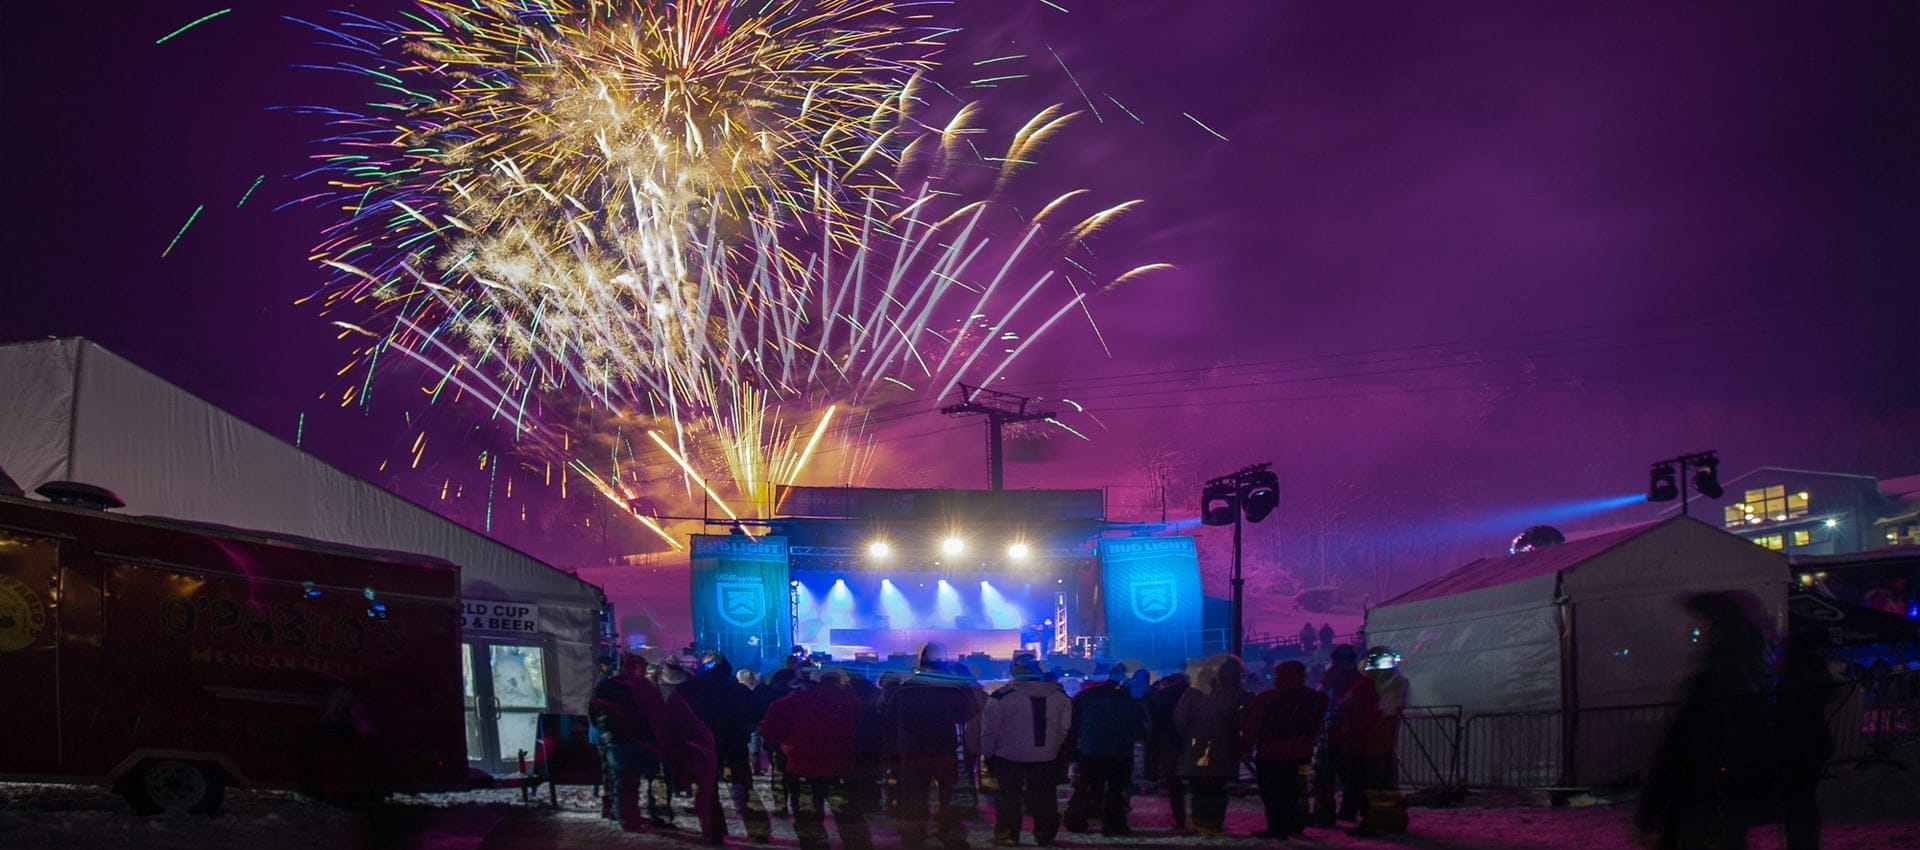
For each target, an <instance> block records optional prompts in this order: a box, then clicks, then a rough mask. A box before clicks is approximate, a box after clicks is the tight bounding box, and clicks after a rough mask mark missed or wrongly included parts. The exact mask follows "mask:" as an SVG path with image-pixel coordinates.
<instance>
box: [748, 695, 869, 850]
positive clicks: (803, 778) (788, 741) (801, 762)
mask: <svg viewBox="0 0 1920 850" xmlns="http://www.w3.org/2000/svg"><path fill="white" fill-rule="evenodd" d="M815 679H816V681H815V682H813V683H808V682H807V681H806V680H804V679H803V680H802V681H801V687H800V688H799V689H798V690H795V691H794V692H793V693H791V694H789V695H788V696H785V697H781V698H780V699H777V700H774V702H773V704H772V705H769V706H767V716H766V718H765V719H763V720H761V721H760V737H761V738H762V739H763V740H765V741H766V742H767V744H768V745H769V746H773V747H778V748H779V749H780V751H781V752H782V753H783V754H784V755H785V756H786V764H787V773H786V780H787V788H788V790H787V796H789V797H791V798H792V799H793V800H794V811H793V832H794V835H795V836H797V837H798V838H799V839H800V847H801V848H802V850H827V847H828V846H829V845H828V842H827V820H826V812H827V808H828V804H829V802H831V804H832V808H833V821H834V824H835V825H836V826H838V827H839V829H840V843H841V845H842V846H844V847H846V848H847V850H869V848H871V847H872V846H873V839H872V837H871V835H870V834H869V833H868V831H867V822H866V812H864V811H862V810H861V807H860V806H859V804H858V795H855V794H851V793H849V791H850V790H851V789H850V787H849V781H850V780H852V779H853V778H854V776H855V775H856V771H855V767H856V765H855V763H854V754H853V746H854V729H855V726H856V724H857V723H858V722H859V719H860V711H861V708H862V706H861V703H860V697H859V696H858V695H857V694H855V693H854V692H853V690H852V689H851V688H849V687H847V677H846V674H845V673H842V672H840V671H838V670H826V671H821V672H819V673H818V674H817V675H816V676H815Z"/></svg>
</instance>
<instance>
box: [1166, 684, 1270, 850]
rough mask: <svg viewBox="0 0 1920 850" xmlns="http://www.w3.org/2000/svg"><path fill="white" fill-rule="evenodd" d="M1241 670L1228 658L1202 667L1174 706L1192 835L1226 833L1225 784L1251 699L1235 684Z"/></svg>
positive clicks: (1236, 771) (1236, 769)
mask: <svg viewBox="0 0 1920 850" xmlns="http://www.w3.org/2000/svg"><path fill="white" fill-rule="evenodd" d="M1246 671H1247V667H1246V664H1244V663H1243V662H1241V660H1240V659H1239V658H1236V657H1234V656H1231V655H1227V656H1222V657H1219V660H1218V661H1212V662H1209V663H1208V664H1205V665H1203V666H1202V667H1201V668H1200V670H1199V671H1198V673H1197V674H1196V675H1195V676H1194V680H1193V687H1192V688H1189V689H1187V692H1186V694H1185V695H1184V696H1182V697H1181V698H1180V704H1179V705H1177V706H1175V707H1174V713H1173V723H1174V728H1176V729H1178V730H1180V735H1181V737H1182V738H1183V739H1184V741H1185V743H1184V746H1183V747H1182V748H1181V751H1180V767H1179V770H1180V776H1181V778H1183V779H1185V780H1186V781H1187V784H1188V786H1189V787H1190V788H1192V789H1193V824H1192V829H1191V831H1192V833H1193V834H1195V835H1200V836H1217V835H1222V834H1224V832H1225V829H1226V818H1227V783H1228V782H1230V781H1232V780H1233V779H1235V778H1237V777H1238V776H1239V775H1240V734H1241V732H1242V731H1243V730H1244V729H1245V728H1246V723H1247V707H1248V704H1249V703H1250V702H1251V701H1252V699H1251V697H1250V696H1249V695H1248V694H1247V691H1246V689H1245V688H1243V687H1241V682H1242V681H1244V680H1245V678H1246Z"/></svg>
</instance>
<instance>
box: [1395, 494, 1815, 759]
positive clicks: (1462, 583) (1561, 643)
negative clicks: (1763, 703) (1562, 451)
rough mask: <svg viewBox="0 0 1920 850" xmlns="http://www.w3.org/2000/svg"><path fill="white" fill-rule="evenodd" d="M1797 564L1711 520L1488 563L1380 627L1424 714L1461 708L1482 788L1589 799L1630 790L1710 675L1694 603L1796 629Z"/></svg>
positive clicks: (1615, 533)
mask: <svg viewBox="0 0 1920 850" xmlns="http://www.w3.org/2000/svg"><path fill="white" fill-rule="evenodd" d="M1788 579H1789V575H1788V568H1787V561H1786V558H1785V557H1784V556H1782V555H1780V554H1778V553H1776V552H1771V551H1769V550H1767V549H1765V548H1763V547H1760V546H1756V545H1754V544H1753V543H1751V542H1749V541H1747V540H1745V539H1742V538H1740V537H1738V536H1735V535H1733V534H1729V533H1727V532H1725V531H1721V530H1720V529H1717V528H1714V527H1713V526H1710V525H1707V524H1706V523H1703V522H1700V521H1699V520H1695V519H1690V518H1687V517H1674V518H1672V519H1668V520H1665V521H1662V522H1656V523H1650V524H1646V525H1637V526H1631V527H1627V528H1621V529H1617V530H1612V531H1607V532H1603V533H1598V534H1594V535H1591V536H1587V537H1576V538H1574V539H1572V540H1568V541H1567V542H1565V543H1561V544H1558V545H1550V546H1544V547H1540V548H1535V549H1532V550H1529V551H1524V552H1519V553H1516V554H1512V555H1508V556H1504V557H1497V558H1484V559H1481V560H1478V561H1475V562H1473V563H1470V564H1468V565H1466V566H1464V567H1461V568H1460V569H1458V570H1455V571H1453V572H1451V573H1449V574H1447V575H1444V576H1441V577H1440V578H1437V579H1434V580H1433V581H1430V582H1428V583H1426V584H1424V585H1421V586H1420V587H1417V588H1414V589H1413V590H1410V591H1408V592H1406V593H1403V594H1401V595H1399V596H1397V597H1395V598H1393V599H1390V600H1388V601H1387V602H1385V603H1383V604H1381V605H1379V606H1377V607H1375V608H1373V609H1371V610H1369V611H1368V612H1367V622H1366V630H1367V632H1366V633H1367V639H1368V642H1369V643H1370V644H1373V645H1376V646H1381V645H1384V646H1389V647H1391V648H1392V649H1393V650H1394V651H1395V652H1398V653H1400V654H1401V655H1402V657H1403V660H1402V662H1401V666H1400V669H1401V671H1402V672H1403V673H1404V674H1405V675H1406V676H1407V678H1408V679H1409V681H1410V682H1411V687H1412V696H1411V701H1412V702H1413V703H1414V704H1416V705H1421V706H1448V707H1453V706H1457V707H1458V708H1459V710H1460V713H1461V715H1462V716H1463V717H1464V718H1465V722H1466V727H1465V739H1464V741H1463V749H1464V752H1465V753H1466V762H1465V764H1464V765H1463V772H1464V773H1465V779H1466V781H1467V782H1468V784H1518V785H1533V786H1553V785H1569V786H1588V785H1594V784H1600V783H1606V782H1611V781H1617V780H1621V779H1625V778H1628V777H1630V776H1631V775H1632V774H1633V773H1634V772H1635V771H1637V770H1639V769H1640V767H1641V766H1642V765H1644V763H1645V759H1646V757H1647V755H1648V754H1649V753H1650V752H1651V750H1652V748H1653V746H1654V745H1655V744H1656V743H1657V741H1658V737H1659V734H1660V731H1661V729H1662V728H1663V726H1664V724H1665V722H1666V720H1667V719H1668V718H1669V717H1670V716H1671V713H1672V712H1671V709H1670V704H1671V703H1672V702H1673V701H1675V700H1676V699H1677V698H1678V694H1679V690H1680V687H1681V685H1682V683H1683V681H1684V680H1685V679H1686V677H1687V676H1688V675H1690V674H1691V673H1692V672H1693V671H1694V669H1695V666H1696V664H1697V661H1698V657H1699V655H1700V652H1701V650H1702V649H1703V646H1702V645H1701V644H1700V640H1701V633H1700V631H1699V630H1698V628H1699V626H1700V625H1701V623H1700V622H1699V620H1698V618H1697V617H1696V616H1695V615H1693V614H1691V613H1689V611H1688V609H1687V607H1686V605H1685V602H1686V600H1687V599H1688V598H1690V597H1692V596H1694V595H1696V594H1700V593H1706V592H1713V591H1720V592H1731V593H1733V594H1734V595H1736V596H1737V597H1739V598H1742V599H1745V600H1749V601H1750V602H1751V603H1752V607H1753V609H1754V612H1753V613H1754V616H1755V617H1756V619H1761V620H1764V622H1761V623H1758V624H1757V625H1759V626H1760V627H1761V628H1762V629H1763V630H1764V631H1766V632H1767V633H1768V634H1769V636H1770V637H1772V636H1777V635H1778V634H1780V632H1781V630H1782V628H1784V626H1785V622H1786V621H1785V618H1786V591H1787V584H1788Z"/></svg>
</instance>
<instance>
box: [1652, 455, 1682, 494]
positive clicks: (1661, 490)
mask: <svg viewBox="0 0 1920 850" xmlns="http://www.w3.org/2000/svg"><path fill="white" fill-rule="evenodd" d="M1649 475H1650V476H1651V477H1650V478H1649V480H1648V482H1647V501H1649V502H1671V501H1673V500H1674V499H1678V498H1680V485H1679V483H1678V482H1677V481H1675V480H1674V477H1673V464H1671V463H1668V462H1666V461H1664V460H1663V461H1661V462H1659V463H1656V464H1654V465H1653V471H1652V472H1651V473H1649Z"/></svg>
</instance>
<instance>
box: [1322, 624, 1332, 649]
mask: <svg viewBox="0 0 1920 850" xmlns="http://www.w3.org/2000/svg"><path fill="white" fill-rule="evenodd" d="M1320 645H1321V646H1332V645H1333V624H1332V623H1321V624H1320Z"/></svg>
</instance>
